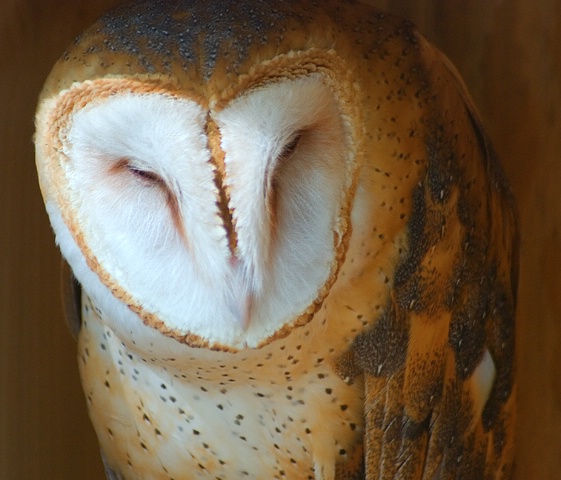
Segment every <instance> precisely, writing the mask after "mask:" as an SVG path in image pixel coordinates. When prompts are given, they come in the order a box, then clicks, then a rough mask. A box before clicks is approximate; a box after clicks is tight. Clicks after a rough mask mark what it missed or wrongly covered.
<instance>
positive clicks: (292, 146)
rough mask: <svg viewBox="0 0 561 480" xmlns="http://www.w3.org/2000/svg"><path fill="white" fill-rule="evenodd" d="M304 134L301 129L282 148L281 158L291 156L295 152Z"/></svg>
mask: <svg viewBox="0 0 561 480" xmlns="http://www.w3.org/2000/svg"><path fill="white" fill-rule="evenodd" d="M302 135H303V133H302V132H301V131H298V132H296V133H295V134H294V136H293V137H292V138H291V139H290V141H289V142H288V143H287V144H286V145H284V147H283V148H282V150H281V153H280V155H279V158H289V157H290V156H291V155H292V154H293V153H294V152H295V150H296V147H297V146H298V144H299V143H300V139H301V138H302Z"/></svg>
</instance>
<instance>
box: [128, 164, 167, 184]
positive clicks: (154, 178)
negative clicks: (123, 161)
mask: <svg viewBox="0 0 561 480" xmlns="http://www.w3.org/2000/svg"><path fill="white" fill-rule="evenodd" d="M127 170H128V171H129V172H131V173H132V174H133V175H134V176H136V177H138V178H139V179H141V180H143V181H146V182H150V183H162V181H163V180H162V177H160V176H159V175H158V174H157V173H154V172H150V171H148V170H142V169H140V168H137V167H134V166H132V165H127Z"/></svg>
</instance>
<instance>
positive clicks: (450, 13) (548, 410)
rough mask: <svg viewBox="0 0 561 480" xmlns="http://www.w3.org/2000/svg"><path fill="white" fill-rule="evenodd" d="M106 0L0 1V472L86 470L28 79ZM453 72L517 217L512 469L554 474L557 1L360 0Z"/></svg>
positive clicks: (560, 206) (560, 107) (33, 88)
mask: <svg viewBox="0 0 561 480" xmlns="http://www.w3.org/2000/svg"><path fill="white" fill-rule="evenodd" d="M116 3H119V1H118V0H98V1H96V2H91V1H88V0H51V1H48V2H47V1H43V0H2V2H0V478H2V479H14V480H15V479H18V480H19V479H30V480H34V479H61V480H64V479H75V478H80V479H85V480H88V479H100V478H103V477H102V469H101V464H100V461H99V458H98V452H97V447H96V443H95V439H94V436H93V432H92V429H91V427H90V426H89V423H88V420H87V415H86V408H85V403H84V401H83V399H82V393H81V390H80V387H79V383H78V373H77V368H76V361H75V348H74V343H73V340H72V339H71V337H70V335H69V334H68V332H67V331H66V329H65V326H64V324H63V322H62V320H61V307H60V301H59V281H58V265H59V263H58V262H59V256H58V253H57V251H56V249H55V247H54V245H53V238H52V234H51V231H50V228H49V226H48V223H47V218H46V215H45V213H44V209H43V205H42V201H41V198H40V194H39V189H38V186H37V182H36V176H35V167H34V161H33V145H32V141H31V137H32V133H33V114H34V109H35V103H36V98H37V95H38V92H39V90H40V88H41V84H42V82H43V80H44V78H45V77H46V75H47V73H48V71H49V69H50V67H51V66H52V64H53V63H54V62H55V60H56V59H57V57H58V56H59V55H60V54H61V53H62V51H63V50H64V48H65V46H66V45H67V44H68V43H69V42H70V41H71V40H72V39H73V37H74V36H75V35H76V34H77V33H78V32H79V31H80V30H81V29H82V28H84V27H85V26H87V25H88V24H90V23H91V22H92V21H93V20H94V19H95V18H96V17H97V16H98V15H99V14H100V13H101V12H103V11H104V10H105V9H106V8H107V7H108V6H111V5H114V4H116ZM373 3H375V4H376V5H379V6H382V7H383V8H386V9H387V10H390V11H393V12H397V13H400V14H402V15H404V16H406V17H409V18H410V19H412V20H413V21H414V22H415V23H417V24H418V25H419V27H420V29H421V31H423V32H424V33H425V35H426V36H427V37H428V38H429V39H431V40H432V41H433V42H434V43H436V44H437V45H438V46H440V48H441V49H442V50H443V51H444V52H446V53H447V54H448V56H449V57H450V58H451V59H452V60H453V62H454V63H455V64H456V65H457V67H458V69H459V70H460V71H461V72H462V74H463V75H464V77H465V80H466V83H467V84H468V86H469V88H470V90H471V92H472V94H473V96H474V98H475V100H476V103H477V104H478V105H479V107H480V109H481V112H482V115H483V117H484V121H485V124H486V126H487V128H488V130H489V132H490V134H491V136H492V138H493V139H494V143H495V146H496V149H497V151H498V152H499V154H500V156H501V158H502V160H503V164H504V167H505V170H506V172H507V175H508V176H509V178H510V180H511V184H512V187H513V190H514V192H515V195H516V197H517V199H518V206H519V210H520V217H521V222H522V227H523V237H522V239H523V242H522V263H521V281H520V300H519V309H518V330H517V332H518V337H517V338H518V369H519V383H518V386H519V433H518V448H517V469H518V470H517V479H518V480H523V479H533V478H536V479H537V478H539V479H554V478H560V477H559V475H560V473H559V472H561V322H560V314H561V0H540V1H538V2H535V1H533V0H424V1H419V0H385V1H384V0H374V1H373Z"/></svg>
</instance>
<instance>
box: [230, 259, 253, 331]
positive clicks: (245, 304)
mask: <svg viewBox="0 0 561 480" xmlns="http://www.w3.org/2000/svg"><path fill="white" fill-rule="evenodd" d="M231 266H232V267H233V268H234V270H235V272H236V274H235V275H234V281H233V285H232V287H231V290H230V295H229V297H230V298H229V301H228V306H229V309H230V312H232V315H233V317H234V318H235V320H236V323H237V324H238V325H239V326H240V327H241V328H242V330H244V331H245V330H247V329H248V327H249V323H250V321H251V314H252V307H253V299H254V295H253V293H252V292H251V287H249V286H248V282H247V281H244V279H243V276H242V275H241V269H240V268H239V264H238V261H237V258H236V257H233V259H232V260H231Z"/></svg>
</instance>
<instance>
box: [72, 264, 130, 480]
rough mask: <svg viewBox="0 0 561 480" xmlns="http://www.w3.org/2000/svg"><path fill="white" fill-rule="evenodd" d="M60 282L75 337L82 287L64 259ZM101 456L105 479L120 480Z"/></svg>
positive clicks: (78, 320) (80, 316)
mask: <svg viewBox="0 0 561 480" xmlns="http://www.w3.org/2000/svg"><path fill="white" fill-rule="evenodd" d="M61 283H62V300H63V306H64V317H65V319H66V324H67V326H68V329H69V330H70V332H71V333H72V336H73V337H74V339H77V337H78V334H79V333H80V328H81V326H82V287H81V285H80V283H79V282H78V280H77V279H76V277H75V276H74V274H73V273H72V270H71V269H70V266H69V265H68V263H66V261H65V260H62V265H61ZM101 458H102V460H103V467H104V469H105V477H106V478H107V480H121V478H122V477H121V476H120V475H117V474H116V473H115V472H114V471H113V470H112V469H111V468H109V466H108V465H107V463H106V461H105V455H104V454H103V452H101Z"/></svg>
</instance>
